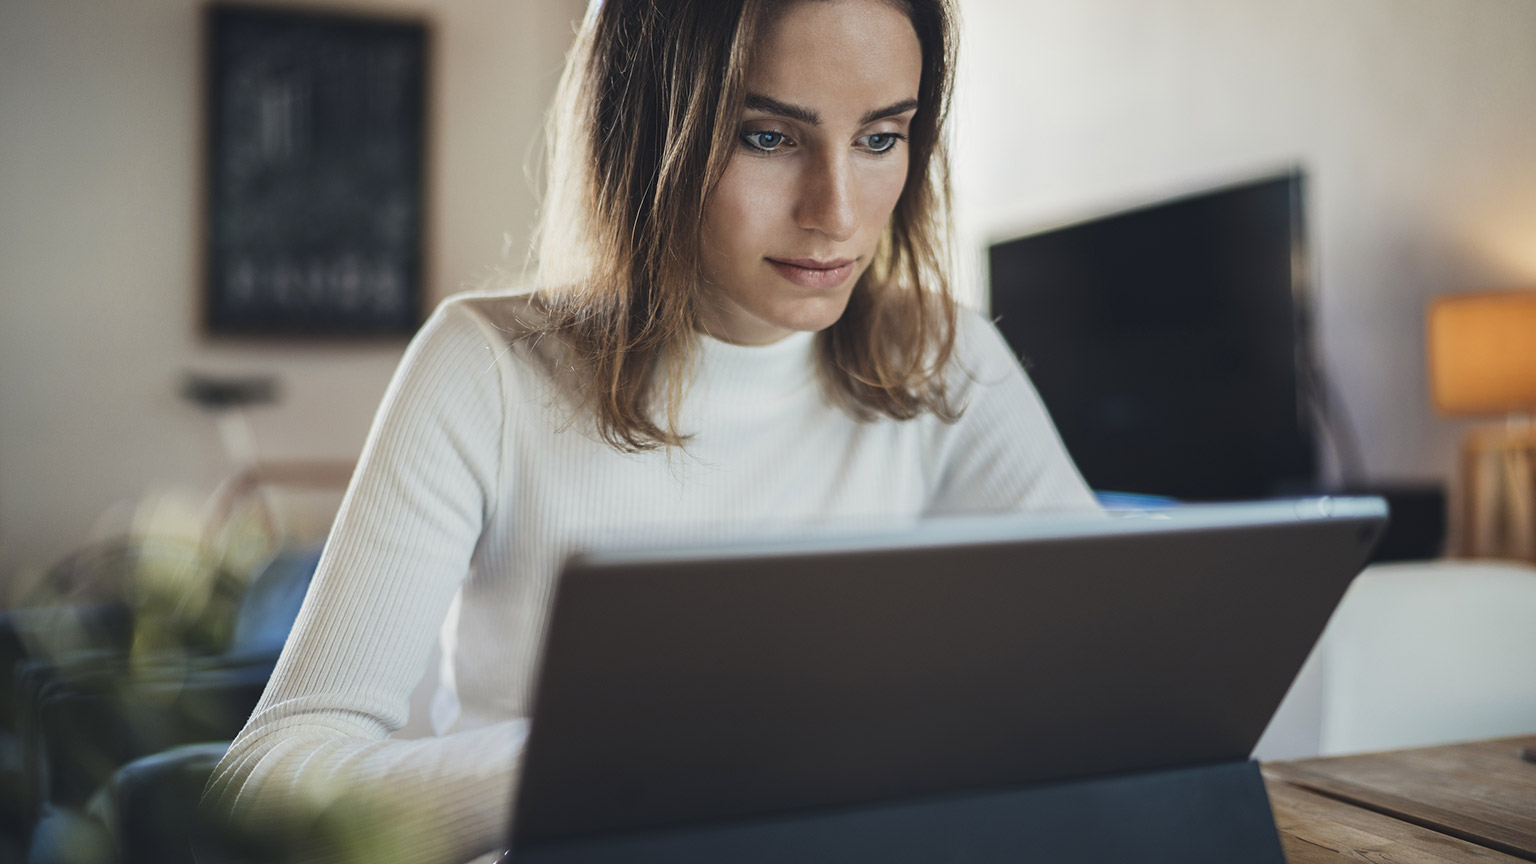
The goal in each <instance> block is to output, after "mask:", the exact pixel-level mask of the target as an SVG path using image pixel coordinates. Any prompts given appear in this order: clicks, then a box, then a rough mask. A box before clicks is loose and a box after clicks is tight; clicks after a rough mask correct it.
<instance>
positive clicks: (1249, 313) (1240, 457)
mask: <svg viewBox="0 0 1536 864" xmlns="http://www.w3.org/2000/svg"><path fill="white" fill-rule="evenodd" d="M1302 183H1303V181H1302V177H1301V175H1300V174H1299V173H1292V174H1286V175H1283V176H1279V177H1274V178H1270V179H1265V180H1262V181H1259V182H1254V183H1247V184H1244V185H1240V186H1232V187H1227V188H1222V189H1219V190H1215V191H1212V192H1208V193H1204V194H1198V195H1193V196H1189V197H1185V198H1180V199H1177V200H1173V201H1169V202H1166V203H1162V204H1158V205H1155V206H1150V207H1145V208H1142V209H1137V210H1133V211H1128V212H1122V213H1117V214H1114V215H1111V216H1108V217H1105V218H1101V219H1094V220H1092V221H1088V222H1082V223H1079V224H1075V225H1071V226H1068V227H1064V228H1058V229H1055V230H1051V231H1046V232H1043V233H1039V234H1033V235H1031V236H1027V237H1020V238H1018V239H1014V240H1009V241H1006V242H1003V243H998V244H996V245H993V246H992V247H991V249H990V254H989V259H990V261H989V263H990V279H991V296H992V312H993V315H994V316H995V317H996V318H997V324H998V327H999V329H1000V330H1001V331H1002V333H1003V336H1004V337H1005V338H1006V339H1007V340H1008V342H1009V343H1010V344H1011V345H1012V347H1013V349H1014V351H1015V352H1017V353H1018V355H1019V357H1020V359H1021V360H1022V361H1023V362H1024V365H1025V368H1026V369H1027V370H1028V371H1029V375H1030V378H1031V379H1032V380H1033V381H1034V383H1035V386H1036V387H1037V388H1038V389H1039V391H1040V395H1041V398H1042V399H1044V401H1045V404H1046V407H1047V408H1048V409H1049V410H1050V412H1051V417H1052V418H1053V419H1054V420H1055V422H1056V427H1057V429H1059V430H1060V432H1061V435H1062V438H1063V440H1064V441H1065V442H1066V446H1067V450H1068V451H1069V452H1070V453H1071V454H1072V458H1073V459H1074V460H1075V461H1076V462H1077V465H1078V468H1079V469H1080V470H1081V471H1082V472H1083V476H1084V478H1085V479H1086V480H1087V481H1088V484H1089V485H1090V486H1092V487H1093V488H1094V489H1096V490H1101V491H1113V492H1133V493H1143V494H1153V495H1167V496H1172V497H1176V498H1181V499H1188V500H1224V499H1237V498H1259V497H1266V496H1271V495H1275V494H1282V493H1285V492H1287V491H1296V490H1299V489H1303V488H1306V487H1308V486H1311V485H1312V484H1313V483H1314V481H1315V479H1316V459H1315V448H1314V442H1313V437H1314V436H1313V434H1312V430H1311V425H1310V423H1309V422H1308V420H1307V419H1306V417H1307V413H1306V411H1304V410H1303V404H1304V401H1305V399H1304V395H1303V392H1302V389H1301V385H1302V383H1303V382H1304V380H1305V376H1304V375H1303V374H1301V373H1302V371H1303V370H1306V369H1309V368H1310V366H1309V362H1310V361H1309V356H1310V355H1309V346H1308V345H1307V344H1306V341H1307V340H1306V338H1305V334H1306V330H1307V327H1306V323H1307V322H1306V314H1307V310H1306V304H1305V293H1304V288H1305V277H1306V272H1307V271H1306V268H1307V266H1308V265H1307V260H1306V258H1307V256H1306V245H1305V241H1304V237H1305V231H1304V226H1303V213H1302V200H1303V199H1302Z"/></svg>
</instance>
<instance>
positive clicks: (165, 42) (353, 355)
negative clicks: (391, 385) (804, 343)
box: [0, 0, 585, 585]
mask: <svg viewBox="0 0 1536 864" xmlns="http://www.w3.org/2000/svg"><path fill="white" fill-rule="evenodd" d="M200 5H201V4H200V3H199V2H197V0H131V2H111V3H102V2H98V0H0V118H3V120H0V585H5V584H10V583H12V582H15V581H18V580H19V579H20V577H21V576H23V575H30V574H32V573H35V572H36V571H37V570H38V568H41V567H43V566H46V565H47V564H48V563H50V562H51V561H53V560H55V559H56V558H57V557H58V556H60V555H61V554H63V553H65V552H66V551H68V550H70V549H72V548H74V547H75V546H77V545H78V544H80V543H81V542H83V541H84V540H85V539H86V537H87V535H88V534H89V533H90V531H91V530H92V526H93V525H94V524H96V523H98V522H99V521H100V520H102V518H103V516H104V514H107V513H108V512H109V511H110V510H111V509H112V505H113V504H114V503H115V502H121V501H132V500H134V499H136V498H138V497H139V496H141V495H143V494H144V493H145V492H146V491H148V490H150V489H154V488H160V487H178V488H183V489H187V490H189V491H191V492H192V494H194V495H196V494H201V493H205V492H206V491H207V490H209V489H211V487H212V486H213V484H214V483H215V482H216V481H217V480H218V479H219V478H220V477H221V476H222V475H223V474H224V473H225V472H226V470H227V465H226V463H225V461H224V456H223V453H222V451H221V449H220V444H219V439H218V437H217V433H216V431H215V427H214V424H213V423H212V422H211V421H210V420H209V419H208V418H207V417H205V416H203V415H200V414H198V413H197V412H196V411H195V410H194V409H192V408H191V407H189V406H187V405H186V404H184V403H183V402H182V401H180V399H179V398H178V396H177V393H176V391H177V386H178V382H179V380H180V377H181V375H182V374H183V372H184V371H185V370H190V369H196V370H201V371H209V372H218V373H255V374H266V373H271V374H275V375H277V376H278V377H279V379H280V382H281V388H282V392H283V400H282V402H281V404H280V405H278V406H275V407H271V408H261V409H257V410H256V411H254V412H253V414H252V419H253V422H254V426H255V430H256V438H257V444H258V446H259V447H260V448H261V450H262V451H263V452H264V453H265V454H266V455H269V456H272V457H279V458H281V457H302V458H342V459H351V458H354V457H355V455H356V453H357V451H358V449H359V448H360V447H361V445H362V441H363V437H364V435H365V434H366V432H367V428H368V423H369V420H370V419H371V416H372V413H373V410H374V408H375V407H376V406H377V404H378V400H379V397H380V396H381V395H382V393H383V390H384V387H385V384H386V383H387V381H388V378H389V375H390V373H391V371H392V370H393V368H394V366H395V363H396V362H397V361H398V359H399V356H400V353H401V351H402V350H403V348H404V342H403V341H397V342H392V343H389V344H381V345H372V346H351V347H347V346H323V345H315V346H309V347H292V346H290V347H272V346H265V347H263V346H259V345H243V346H242V345H229V344H209V343H206V342H204V341H202V340H201V339H200V337H199V336H198V333H197V328H196V323H195V321H194V318H193V316H194V309H195V308H196V307H195V297H196V291H197V280H196V275H195V268H196V266H197V261H198V250H197V248H196V246H195V238H196V237H197V234H198V224H199V214H198V194H199V190H200V184H199V179H198V176H197V167H196V166H197V164H198V152H199V147H200V141H201V138H200V135H201V132H200V124H201V112H200V110H199V103H198V99H199V9H200ZM300 5H316V4H313V3H308V4H300ZM325 5H326V6H327V7H328V8H338V5H339V4H337V3H335V2H329V3H326V4H325ZM584 7H585V3H584V2H583V0H411V2H404V0H400V2H396V0H373V2H361V0H355V2H350V3H346V4H341V5H339V8H356V9H359V10H368V9H380V10H387V11H390V12H392V13H401V12H404V13H413V14H420V15H424V16H426V17H427V18H429V19H430V20H431V22H432V24H433V28H434V34H433V40H434V42H433V50H434V52H435V69H434V80H433V87H432V92H431V99H432V103H431V107H432V111H433V113H434V115H435V120H436V128H435V130H434V138H433V141H432V147H433V151H432V164H431V166H430V171H431V174H432V187H431V200H430V207H431V219H432V225H431V235H430V264H429V267H430V273H429V288H430V291H431V293H432V294H433V296H434V297H441V296H443V295H445V294H447V293H451V292H452V291H455V290H458V289H459V288H461V287H465V286H468V285H472V284H475V283H477V282H479V281H482V280H484V279H486V278H488V277H490V276H491V275H493V272H494V270H495V268H498V267H504V266H505V267H509V268H511V269H513V270H516V269H517V268H518V267H519V266H520V265H521V263H522V260H523V250H524V249H525V248H526V244H527V240H528V233H529V226H530V224H531V222H532V219H533V217H534V212H535V198H534V193H533V186H532V183H531V182H530V180H529V179H528V177H527V176H526V175H525V166H526V164H527V163H528V162H529V159H528V157H529V155H530V154H531V153H535V152H536V151H537V147H538V142H539V132H540V129H541V126H542V122H543V112H544V109H545V106H546V103H547V101H548V99H549V97H550V95H551V93H552V91H553V88H554V83H555V80H556V77H557V75H558V71H559V67H560V63H561V60H562V58H563V54H564V51H565V49H566V47H567V46H568V45H569V44H570V41H571V39H572V36H573V33H574V24H573V21H574V20H576V19H579V18H580V15H581V13H582V11H583V9H584ZM504 252H505V254H504ZM109 521H110V520H109Z"/></svg>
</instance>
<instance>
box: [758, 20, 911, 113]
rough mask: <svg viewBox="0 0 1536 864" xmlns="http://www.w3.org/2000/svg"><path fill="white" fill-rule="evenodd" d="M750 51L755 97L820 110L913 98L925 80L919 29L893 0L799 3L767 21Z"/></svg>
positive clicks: (859, 109)
mask: <svg viewBox="0 0 1536 864" xmlns="http://www.w3.org/2000/svg"><path fill="white" fill-rule="evenodd" d="M752 53H753V60H752V65H751V67H750V68H749V69H748V72H747V90H748V92H749V93H750V94H753V95H758V96H764V97H768V98H769V99H774V100H778V101H781V102H791V103H794V104H797V105H803V106H805V107H808V108H812V109H814V110H815V111H816V112H818V113H821V114H829V115H830V114H838V115H845V114H847V115H857V116H863V115H864V114H865V113H866V112H868V111H870V110H871V109H876V108H881V107H884V106H887V105H891V104H895V103H897V102H901V101H903V100H907V99H914V98H916V97H917V94H918V87H919V84H920V83H921V80H922V66H923V58H922V46H921V44H920V43H919V42H918V39H917V33H916V31H915V30H913V28H912V22H911V19H910V18H908V17H907V14H906V12H905V11H903V10H902V9H900V8H898V7H897V6H895V5H893V4H892V3H890V2H888V0H796V2H791V3H789V4H786V5H785V6H784V7H783V8H782V9H780V10H779V11H778V13H777V14H775V15H774V16H773V18H772V19H771V20H769V21H768V22H766V26H765V27H764V28H763V32H762V34H761V38H760V39H759V41H758V44H757V45H756V46H755V50H754V51H753V52H752Z"/></svg>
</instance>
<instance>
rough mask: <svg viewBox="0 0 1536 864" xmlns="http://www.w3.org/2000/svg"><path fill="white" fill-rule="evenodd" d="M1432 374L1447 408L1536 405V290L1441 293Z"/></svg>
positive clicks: (1494, 409) (1434, 313) (1472, 410)
mask: <svg viewBox="0 0 1536 864" xmlns="http://www.w3.org/2000/svg"><path fill="white" fill-rule="evenodd" d="M1429 376H1430V386H1431V388H1432V389H1433V391H1434V396H1435V407H1436V408H1438V409H1439V410H1440V411H1442V412H1443V413H1446V414H1509V413H1512V412H1528V411H1536V290H1532V291H1499V292H1489V293H1478V294H1451V295H1446V296H1444V297H1439V298H1436V300H1435V301H1434V302H1433V303H1432V304H1431V305H1430V308H1429Z"/></svg>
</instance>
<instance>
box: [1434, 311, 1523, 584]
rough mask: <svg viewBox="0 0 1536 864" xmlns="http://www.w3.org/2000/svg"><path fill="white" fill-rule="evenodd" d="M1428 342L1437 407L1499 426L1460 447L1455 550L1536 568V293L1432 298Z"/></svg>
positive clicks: (1471, 433)
mask: <svg viewBox="0 0 1536 864" xmlns="http://www.w3.org/2000/svg"><path fill="white" fill-rule="evenodd" d="M1428 337H1429V373H1430V386H1431V389H1432V390H1433V392H1434V399H1435V407H1436V408H1437V409H1438V410H1439V411H1440V412H1441V413H1442V414H1447V415H1452V416H1480V417H1494V416H1497V417H1502V418H1503V422H1502V423H1495V424H1489V425H1481V426H1475V427H1473V428H1472V429H1470V430H1468V432H1467V435H1466V438H1465V440H1464V442H1463V445H1462V466H1461V478H1460V480H1461V495H1460V499H1461V500H1460V503H1459V506H1458V510H1459V513H1458V521H1459V523H1460V524H1459V525H1458V526H1457V528H1458V530H1457V542H1456V549H1457V552H1458V553H1459V554H1461V555H1465V556H1475V557H1491V558H1521V559H1525V560H1529V561H1536V424H1533V423H1532V414H1533V413H1536V290H1529V291H1497V292H1482V293H1473V294H1455V295H1447V296H1443V297H1439V298H1436V299H1435V300H1434V301H1433V302H1432V303H1431V304H1430V308H1429V326H1428Z"/></svg>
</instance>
